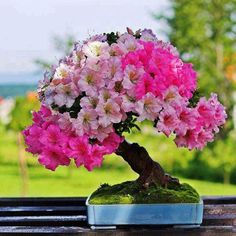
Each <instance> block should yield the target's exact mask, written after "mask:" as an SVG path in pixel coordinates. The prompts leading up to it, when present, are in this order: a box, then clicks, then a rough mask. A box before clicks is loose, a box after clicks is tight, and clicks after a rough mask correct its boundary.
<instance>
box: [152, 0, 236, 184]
mask: <svg viewBox="0 0 236 236" xmlns="http://www.w3.org/2000/svg"><path fill="white" fill-rule="evenodd" d="M171 12H172V13H171V14H170V15H161V16H160V15H159V16H156V18H157V19H161V20H164V21H165V22H166V23H167V25H168V27H169V30H168V32H165V33H166V35H167V36H168V38H169V40H170V41H171V42H172V43H173V45H175V46H176V47H177V48H178V49H180V51H179V52H180V55H181V57H182V58H184V60H186V61H189V62H192V63H193V64H194V67H195V68H196V70H197V72H198V75H199V79H198V85H199V91H200V93H201V92H202V93H204V94H208V95H209V94H210V93H211V91H214V92H216V93H218V94H219V98H220V100H221V101H222V102H223V103H224V105H225V106H226V107H227V113H228V115H229V119H228V123H227V125H226V127H225V129H224V130H222V131H221V132H220V134H219V137H220V138H222V139H226V138H227V140H228V139H229V138H230V139H231V140H233V141H234V142H235V137H234V135H233V134H232V130H233V128H234V126H233V117H232V113H233V108H234V105H235V101H234V99H233V93H234V92H235V81H234V77H235V74H236V68H235V65H236V56H235V54H236V40H235V38H236V1H235V0H196V1H189V0H181V1H179V0H171ZM234 69H235V71H234ZM234 142H232V141H231V142H230V141H227V142H226V141H225V142H224V143H225V145H228V144H229V143H231V144H233V143H234ZM215 145H218V143H217V142H215V143H214V144H213V145H210V146H209V148H210V149H211V151H212V152H213V154H214V155H216V153H218V155H220V156H219V157H217V156H214V158H220V159H221V160H222V161H223V162H225V158H227V157H229V159H230V160H229V163H230V164H231V165H227V173H228V172H229V169H230V168H229V167H228V166H231V169H232V168H233V166H234V165H232V164H233V163H234V164H235V160H236V158H232V156H230V155H227V156H224V157H222V153H219V151H218V147H215ZM219 145H220V146H221V148H223V146H224V145H222V141H221V142H220V143H219ZM214 149H215V150H214ZM228 149H229V147H227V150H228ZM231 149H233V146H232V147H231ZM227 153H231V155H233V152H232V151H228V152H227ZM205 154H206V152H202V153H201V155H205ZM199 155H200V153H196V157H197V156H199ZM223 159H224V160H223ZM218 163H219V166H220V165H221V164H222V163H221V162H220V161H219V162H218ZM195 165H196V163H195ZM224 176H226V177H225V182H228V180H229V177H228V175H224Z"/></svg>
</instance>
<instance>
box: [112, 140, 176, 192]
mask: <svg viewBox="0 0 236 236" xmlns="http://www.w3.org/2000/svg"><path fill="white" fill-rule="evenodd" d="M116 154H117V155H119V156H122V157H123V159H124V160H125V161H126V162H128V164H129V165H130V167H131V168H132V170H133V171H135V172H136V173H138V174H139V178H138V179H137V181H138V183H139V184H140V185H141V186H143V187H145V188H147V187H148V186H149V185H150V184H158V185H161V186H163V187H167V185H168V184H169V183H170V182H175V183H179V181H178V179H176V178H173V177H171V176H170V175H168V174H166V173H165V171H164V170H163V168H162V167H161V165H160V164H159V163H157V162H155V161H153V160H152V158H151V157H150V156H149V154H148V152H147V150H146V149H145V148H144V147H141V146H139V144H137V143H128V142H127V141H126V140H124V141H123V142H122V143H121V144H120V146H119V147H118V149H117V150H116Z"/></svg>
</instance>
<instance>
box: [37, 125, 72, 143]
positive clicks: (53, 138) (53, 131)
mask: <svg viewBox="0 0 236 236" xmlns="http://www.w3.org/2000/svg"><path fill="white" fill-rule="evenodd" d="M39 141H40V142H41V143H42V144H44V145H45V146H48V145H53V146H64V145H66V143H67V141H68V139H67V136H66V135H64V134H63V133H62V132H61V130H60V128H59V126H57V125H55V124H51V125H49V126H48V127H47V128H46V129H45V130H43V132H42V133H41V136H40V137H39Z"/></svg>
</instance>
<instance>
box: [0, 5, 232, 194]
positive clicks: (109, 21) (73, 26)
mask: <svg viewBox="0 0 236 236" xmlns="http://www.w3.org/2000/svg"><path fill="white" fill-rule="evenodd" d="M0 10H1V14H0V29H1V32H0V179H1V187H0V196H87V195H89V194H90V193H91V192H92V191H94V190H95V189H96V188H97V187H98V186H99V185H100V184H102V183H110V184H114V183H119V182H122V181H125V180H131V179H134V178H136V175H135V173H133V172H132V170H131V169H130V168H129V166H128V165H126V163H125V162H124V161H123V160H122V159H121V158H119V157H118V156H115V155H110V156H107V157H106V159H105V161H104V164H103V166H102V168H100V169H96V170H94V171H93V172H87V170H85V169H84V168H79V169H77V168H75V166H73V165H71V166H70V167H69V168H68V167H59V168H58V169H57V170H56V172H51V171H48V170H45V169H44V167H43V166H41V165H39V164H38V163H37V158H36V157H32V156H31V155H30V154H28V153H26V152H25V151H24V148H25V147H24V142H23V139H22V136H21V133H20V132H21V131H22V129H24V127H25V126H26V125H29V124H30V123H31V110H37V109H38V107H39V103H38V100H37V94H36V92H35V91H36V88H37V81H38V80H39V79H41V78H42V77H43V72H44V71H45V70H46V69H47V68H48V66H49V65H50V64H52V63H56V62H57V61H58V59H59V58H60V57H62V56H64V55H65V54H66V53H67V52H68V51H69V50H70V48H71V46H72V45H73V42H74V41H79V40H83V39H85V38H87V37H88V36H89V35H92V34H95V33H103V32H111V31H120V32H124V31H125V30H126V27H127V26H128V27H130V28H132V29H133V30H138V29H139V28H141V29H143V28H151V29H152V30H153V31H154V32H155V33H156V34H157V35H158V38H159V39H162V40H165V41H167V40H168V41H171V42H172V44H174V45H175V46H176V47H177V48H178V50H179V52H180V54H181V57H182V58H183V60H185V61H188V62H192V63H193V64H194V68H195V69H196V70H197V72H198V84H199V91H200V92H201V93H202V94H204V95H206V96H209V95H210V93H211V92H216V93H218V94H219V98H220V100H221V102H223V103H224V105H225V106H226V107H227V113H228V116H229V118H228V122H227V124H226V125H225V127H224V129H222V130H221V132H220V133H219V134H218V136H217V138H216V141H215V142H214V143H211V144H209V145H208V146H207V147H206V148H205V149H204V150H203V151H202V152H199V151H191V152H190V151H188V150H185V149H177V148H176V146H175V144H174V142H173V138H169V139H167V138H166V137H164V136H163V135H160V134H157V133H155V132H154V130H153V128H152V127H151V126H150V125H149V124H148V123H147V124H145V123H144V124H143V125H142V133H140V132H137V133H136V132H135V133H132V134H129V135H127V139H128V140H130V141H131V142H138V143H140V144H141V145H143V146H145V147H146V148H147V150H148V151H149V153H150V155H151V156H152V157H153V158H154V159H155V160H158V161H159V162H160V163H161V164H162V165H163V167H164V168H165V169H166V170H167V172H169V173H171V174H172V175H176V176H178V177H179V178H180V179H181V181H182V182H188V183H189V184H192V185H193V186H194V187H195V188H196V189H197V190H198V191H199V193H200V194H201V195H235V194H236V150H235V146H236V0H196V1H189V0H169V1H168V0H167V1H165V0H148V1H144V0H143V1H133V0H41V1H33V0H21V1H18V0H8V1H5V0H2V1H0Z"/></svg>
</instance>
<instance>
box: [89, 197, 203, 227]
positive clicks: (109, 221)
mask: <svg viewBox="0 0 236 236" xmlns="http://www.w3.org/2000/svg"><path fill="white" fill-rule="evenodd" d="M86 205H87V210H88V223H89V224H90V225H94V226H96V225H101V226H102V225H103V226H106V225H200V224H201V223H202V216H203V202H202V201H201V202H199V203H179V204H176V203H175V204H115V205H90V204H89V203H88V199H87V202H86Z"/></svg>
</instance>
